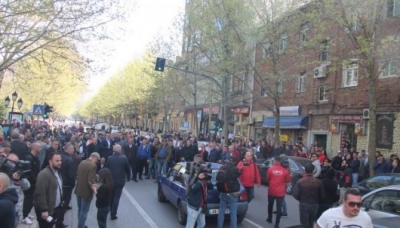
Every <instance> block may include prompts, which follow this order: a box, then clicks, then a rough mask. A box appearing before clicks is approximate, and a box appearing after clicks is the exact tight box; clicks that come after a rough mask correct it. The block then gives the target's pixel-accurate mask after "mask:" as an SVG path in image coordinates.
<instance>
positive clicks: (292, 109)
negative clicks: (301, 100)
mask: <svg viewBox="0 0 400 228" xmlns="http://www.w3.org/2000/svg"><path fill="white" fill-rule="evenodd" d="M300 112H301V110H300V106H282V107H279V116H300Z"/></svg>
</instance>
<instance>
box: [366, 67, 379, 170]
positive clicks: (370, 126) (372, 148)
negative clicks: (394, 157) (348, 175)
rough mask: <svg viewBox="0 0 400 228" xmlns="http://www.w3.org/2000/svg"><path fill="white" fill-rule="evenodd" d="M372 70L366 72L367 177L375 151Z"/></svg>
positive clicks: (374, 93)
mask: <svg viewBox="0 0 400 228" xmlns="http://www.w3.org/2000/svg"><path fill="white" fill-rule="evenodd" d="M374 70H375V69H374V68H372V69H371V70H370V71H369V72H368V71H366V72H367V74H368V75H367V76H368V102H369V121H368V137H367V142H368V155H369V159H368V162H369V176H373V175H374V163H375V151H376V112H377V101H376V87H375V80H374V78H373V76H372V75H374V74H373V72H374Z"/></svg>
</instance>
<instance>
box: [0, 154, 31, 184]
mask: <svg viewBox="0 0 400 228" xmlns="http://www.w3.org/2000/svg"><path fill="white" fill-rule="evenodd" d="M0 172H3V173H5V174H7V175H8V176H9V177H10V178H12V176H13V173H18V175H19V176H20V178H21V179H22V178H28V177H29V174H30V172H31V163H30V162H29V161H24V160H20V161H17V162H15V161H11V160H8V159H7V158H0Z"/></svg>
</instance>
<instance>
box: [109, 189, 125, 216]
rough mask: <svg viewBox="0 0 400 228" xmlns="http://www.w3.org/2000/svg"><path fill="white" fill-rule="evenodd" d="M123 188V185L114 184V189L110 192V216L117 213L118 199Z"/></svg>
mask: <svg viewBox="0 0 400 228" xmlns="http://www.w3.org/2000/svg"><path fill="white" fill-rule="evenodd" d="M123 188H124V186H114V189H113V191H112V193H111V201H110V211H111V217H115V216H116V215H117V210H118V205H119V199H120V198H121V195H122V189H123Z"/></svg>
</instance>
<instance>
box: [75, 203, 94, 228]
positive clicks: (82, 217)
mask: <svg viewBox="0 0 400 228" xmlns="http://www.w3.org/2000/svg"><path fill="white" fill-rule="evenodd" d="M76 201H77V203H78V228H83V227H85V222H86V219H87V215H88V212H89V208H90V204H91V203H92V200H87V199H84V198H82V197H80V196H79V195H76Z"/></svg>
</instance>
